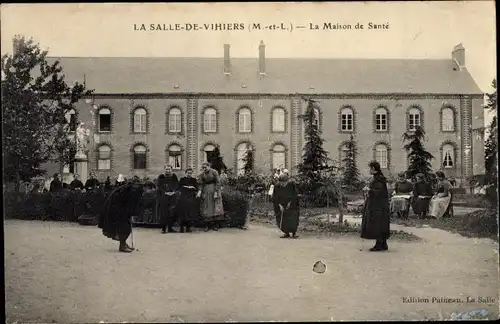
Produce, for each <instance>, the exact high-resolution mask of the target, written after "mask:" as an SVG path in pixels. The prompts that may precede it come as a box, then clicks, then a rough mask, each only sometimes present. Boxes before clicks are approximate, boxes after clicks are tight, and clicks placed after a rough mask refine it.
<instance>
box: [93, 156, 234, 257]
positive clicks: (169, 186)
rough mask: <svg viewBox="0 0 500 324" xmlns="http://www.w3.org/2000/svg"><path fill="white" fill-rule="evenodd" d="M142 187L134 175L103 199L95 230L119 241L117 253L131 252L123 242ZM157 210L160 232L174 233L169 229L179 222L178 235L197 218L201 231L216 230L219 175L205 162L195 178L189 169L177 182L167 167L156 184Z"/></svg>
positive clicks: (220, 207)
mask: <svg viewBox="0 0 500 324" xmlns="http://www.w3.org/2000/svg"><path fill="white" fill-rule="evenodd" d="M143 192H144V186H143V185H142V184H141V183H140V180H139V178H138V177H137V176H134V177H133V178H132V181H127V182H124V183H123V184H121V185H119V186H118V187H117V188H116V189H114V190H113V191H112V192H111V193H110V194H109V195H108V196H107V198H106V202H105V205H104V209H103V212H102V213H101V215H100V216H101V217H100V221H99V228H101V229H102V231H103V234H104V235H105V236H106V237H109V238H112V239H113V240H117V241H119V242H120V244H119V251H121V252H127V253H129V252H132V251H133V247H131V246H129V245H128V244H127V243H126V241H127V239H128V237H129V235H130V234H131V231H132V217H133V216H137V215H138V214H139V213H140V203H141V198H142V194H143ZM156 194H157V208H158V209H157V210H158V213H159V215H160V222H161V225H162V233H175V232H177V231H175V230H174V228H173V226H174V224H175V223H176V222H179V225H180V232H181V233H183V232H191V225H192V224H193V221H195V220H197V219H198V215H200V214H201V217H202V218H203V220H204V221H205V225H206V227H205V231H209V230H214V231H217V230H218V228H219V223H220V221H221V220H222V219H223V218H224V208H223V205H222V196H221V179H220V177H219V173H218V172H217V171H216V170H214V169H212V168H211V167H210V165H209V164H208V163H203V165H202V171H201V173H200V174H199V175H198V177H197V178H194V177H193V170H192V169H187V170H186V171H185V176H184V177H182V178H181V179H180V180H179V179H178V177H177V175H176V174H175V173H173V170H172V167H171V166H169V165H167V166H166V167H165V172H164V174H161V175H159V176H158V179H157V181H156Z"/></svg>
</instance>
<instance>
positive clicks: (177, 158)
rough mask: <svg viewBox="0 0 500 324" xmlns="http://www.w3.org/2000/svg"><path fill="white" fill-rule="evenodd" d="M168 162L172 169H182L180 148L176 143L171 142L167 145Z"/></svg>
mask: <svg viewBox="0 0 500 324" xmlns="http://www.w3.org/2000/svg"><path fill="white" fill-rule="evenodd" d="M168 164H169V165H171V166H172V169H174V170H181V169H182V149H181V147H180V146H179V145H177V144H172V145H170V146H169V147H168Z"/></svg>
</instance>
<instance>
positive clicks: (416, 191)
mask: <svg viewBox="0 0 500 324" xmlns="http://www.w3.org/2000/svg"><path fill="white" fill-rule="evenodd" d="M416 178H417V182H416V183H415V185H414V186H413V192H412V195H413V199H412V203H411V207H412V208H413V212H414V213H415V214H416V215H417V216H418V217H419V218H426V217H427V212H428V211H429V202H430V200H431V198H432V195H433V191H432V186H431V185H430V184H429V183H428V182H427V181H425V177H424V175H423V174H422V173H418V174H417V176H416Z"/></svg>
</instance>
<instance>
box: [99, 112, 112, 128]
mask: <svg viewBox="0 0 500 324" xmlns="http://www.w3.org/2000/svg"><path fill="white" fill-rule="evenodd" d="M110 131H111V110H110V109H108V108H101V109H100V110H99V132H110Z"/></svg>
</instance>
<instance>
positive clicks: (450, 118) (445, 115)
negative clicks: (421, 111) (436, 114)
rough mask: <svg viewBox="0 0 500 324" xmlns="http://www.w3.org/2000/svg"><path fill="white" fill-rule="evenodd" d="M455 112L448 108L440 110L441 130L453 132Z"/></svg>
mask: <svg viewBox="0 0 500 324" xmlns="http://www.w3.org/2000/svg"><path fill="white" fill-rule="evenodd" d="M454 115H455V112H454V111H453V109H452V108H450V107H445V108H443V109H442V110H441V130H442V131H445V132H453V131H454V130H455V116H454Z"/></svg>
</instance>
